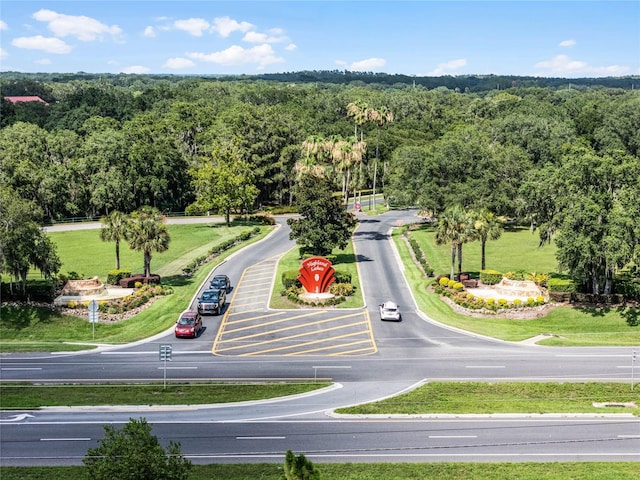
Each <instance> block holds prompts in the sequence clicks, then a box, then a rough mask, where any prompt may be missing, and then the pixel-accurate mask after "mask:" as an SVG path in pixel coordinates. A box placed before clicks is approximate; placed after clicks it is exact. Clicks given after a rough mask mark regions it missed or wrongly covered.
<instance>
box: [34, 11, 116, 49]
mask: <svg viewBox="0 0 640 480" xmlns="http://www.w3.org/2000/svg"><path fill="white" fill-rule="evenodd" d="M33 18H35V19H36V20H38V21H40V22H47V23H48V27H49V30H51V31H52V32H53V34H54V35H55V36H57V37H66V36H73V37H76V38H77V39H78V40H80V41H82V42H91V41H93V40H100V39H101V38H102V35H103V34H109V35H112V36H119V35H121V34H122V30H121V29H120V27H118V26H117V25H112V26H108V25H105V24H104V23H102V22H99V21H98V20H96V19H94V18H91V17H85V16H76V15H64V14H62V13H57V12H54V11H53V10H45V9H42V10H38V11H37V12H36V13H34V14H33Z"/></svg>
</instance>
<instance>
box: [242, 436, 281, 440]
mask: <svg viewBox="0 0 640 480" xmlns="http://www.w3.org/2000/svg"><path fill="white" fill-rule="evenodd" d="M285 438H287V437H236V440H284V439H285Z"/></svg>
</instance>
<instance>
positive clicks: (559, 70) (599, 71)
mask: <svg viewBox="0 0 640 480" xmlns="http://www.w3.org/2000/svg"><path fill="white" fill-rule="evenodd" d="M535 67H536V68H540V69H542V70H546V71H547V73H549V74H553V75H558V76H573V75H595V76H601V77H610V76H619V75H626V74H628V73H629V70H630V69H629V67H625V66H623V65H608V66H605V67H596V66H592V65H589V64H588V63H587V62H583V61H581V60H573V59H572V58H570V57H569V56H567V55H556V56H555V57H553V58H552V59H551V60H544V61H542V62H538V63H536V64H535Z"/></svg>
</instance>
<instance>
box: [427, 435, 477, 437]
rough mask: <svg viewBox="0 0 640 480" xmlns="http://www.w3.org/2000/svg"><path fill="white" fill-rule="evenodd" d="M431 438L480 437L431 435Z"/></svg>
mask: <svg viewBox="0 0 640 480" xmlns="http://www.w3.org/2000/svg"><path fill="white" fill-rule="evenodd" d="M429 438H478V436H477V435H429Z"/></svg>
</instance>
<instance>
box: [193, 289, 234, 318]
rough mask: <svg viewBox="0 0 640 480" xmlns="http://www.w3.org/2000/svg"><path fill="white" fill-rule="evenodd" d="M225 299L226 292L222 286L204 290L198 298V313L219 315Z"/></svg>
mask: <svg viewBox="0 0 640 480" xmlns="http://www.w3.org/2000/svg"><path fill="white" fill-rule="evenodd" d="M226 301H227V292H226V291H225V290H224V289H223V288H213V289H209V290H205V291H204V292H202V296H201V297H200V298H198V313H199V314H201V315H205V314H206V315H209V314H213V315H220V312H222V309H223V308H224V304H225V302H226Z"/></svg>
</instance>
